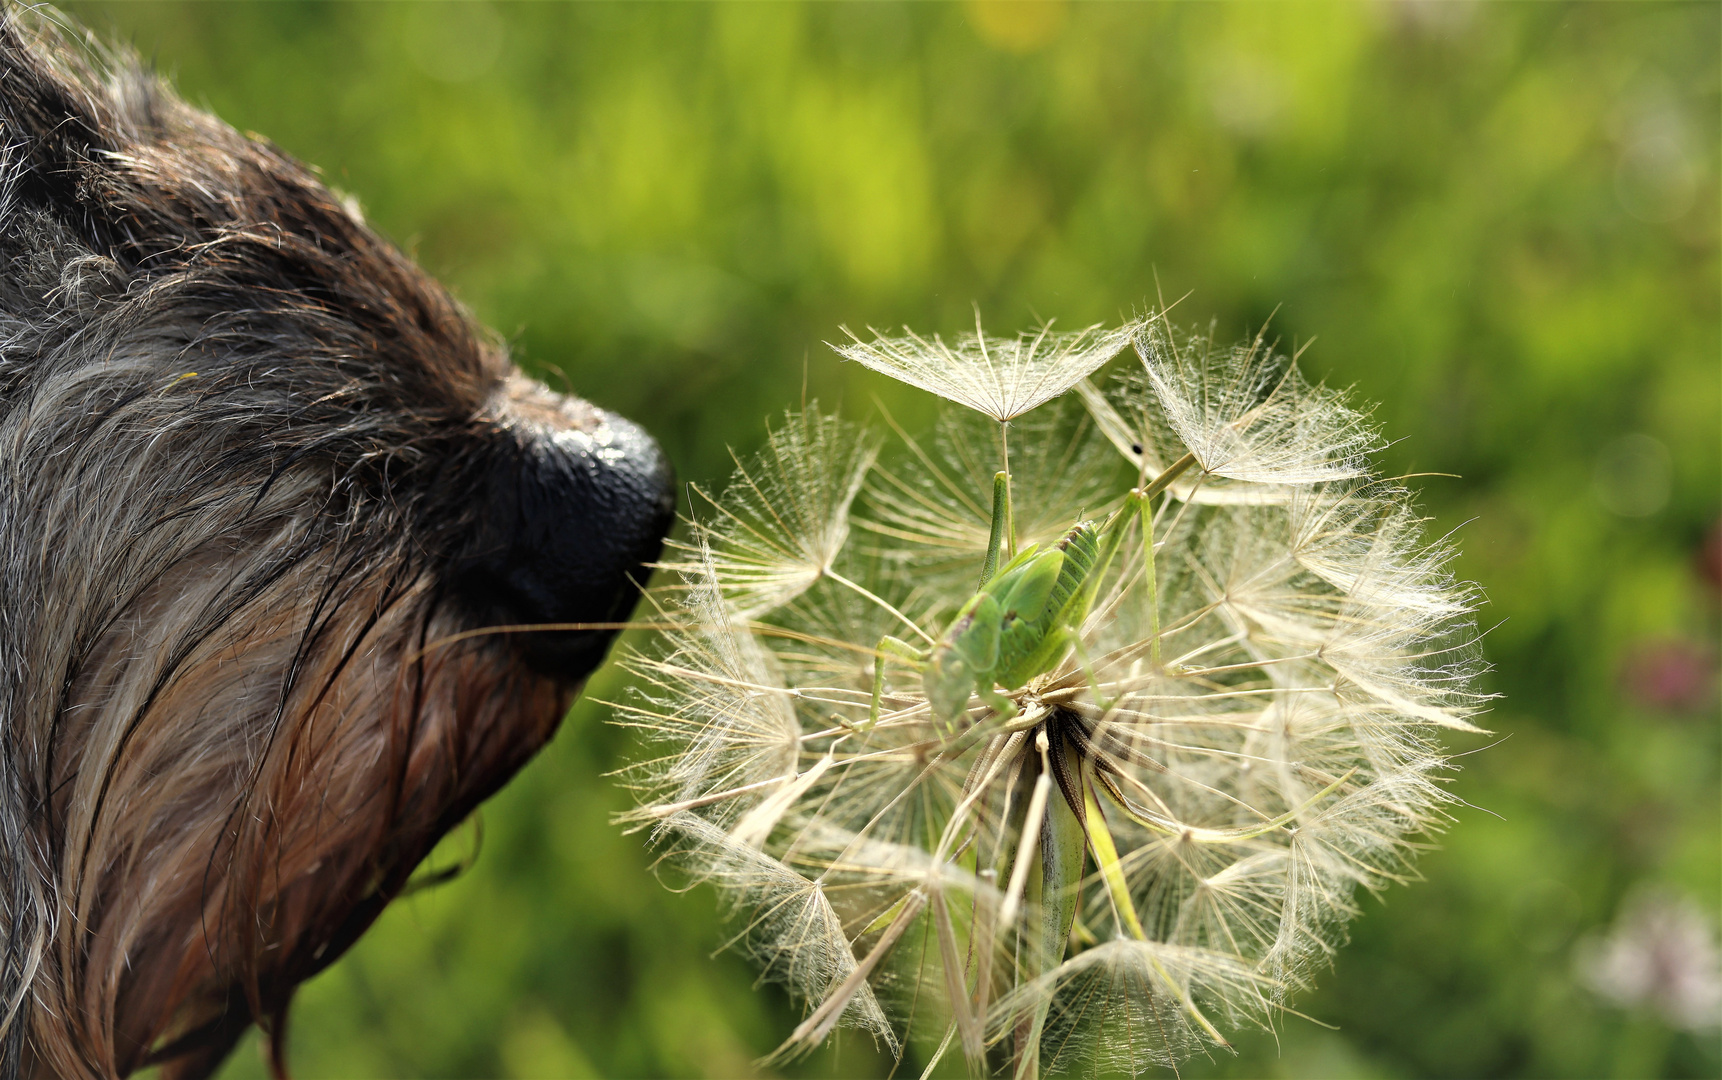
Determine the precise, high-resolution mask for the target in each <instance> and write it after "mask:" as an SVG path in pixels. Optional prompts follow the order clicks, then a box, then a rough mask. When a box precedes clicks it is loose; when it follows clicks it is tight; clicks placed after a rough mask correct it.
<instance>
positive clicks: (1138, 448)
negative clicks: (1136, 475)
mask: <svg viewBox="0 0 1722 1080" xmlns="http://www.w3.org/2000/svg"><path fill="white" fill-rule="evenodd" d="M1130 452H1131V453H1132V454H1135V455H1136V456H1137V457H1141V456H1142V444H1141V443H1139V442H1133V443H1131V444H1130Z"/></svg>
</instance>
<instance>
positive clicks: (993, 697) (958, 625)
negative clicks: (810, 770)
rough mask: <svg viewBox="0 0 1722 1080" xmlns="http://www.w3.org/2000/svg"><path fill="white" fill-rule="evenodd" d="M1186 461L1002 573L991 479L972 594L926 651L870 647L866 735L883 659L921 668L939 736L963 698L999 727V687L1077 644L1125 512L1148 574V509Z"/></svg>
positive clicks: (1000, 496) (1004, 707) (1014, 686)
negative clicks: (1136, 519)
mask: <svg viewBox="0 0 1722 1080" xmlns="http://www.w3.org/2000/svg"><path fill="white" fill-rule="evenodd" d="M1193 462H1194V458H1193V457H1191V456H1189V455H1186V456H1185V457H1184V458H1183V459H1182V460H1180V461H1179V462H1177V463H1176V464H1174V465H1173V466H1172V467H1171V468H1169V469H1167V470H1166V471H1165V472H1164V473H1162V474H1160V476H1159V477H1157V478H1156V479H1155V480H1154V482H1153V483H1151V484H1148V485H1146V486H1145V487H1138V488H1134V489H1132V490H1131V492H1130V494H1129V495H1128V496H1126V497H1125V500H1124V505H1123V506H1122V507H1120V508H1119V509H1118V510H1117V511H1116V512H1114V513H1113V514H1112V516H1111V517H1110V518H1108V519H1107V520H1106V522H1105V523H1104V524H1099V525H1097V524H1095V523H1094V522H1092V521H1079V522H1077V523H1076V524H1075V525H1074V526H1072V527H1071V529H1070V531H1069V532H1067V533H1065V534H1064V537H1063V538H1062V539H1060V540H1059V541H1058V542H1057V543H1056V544H1053V545H1052V546H1050V547H1048V548H1047V549H1046V550H1044V551H1043V550H1041V549H1040V547H1039V545H1036V544H1030V545H1028V546H1027V547H1025V548H1023V549H1022V550H1021V551H1020V552H1018V553H1017V555H1016V557H1015V558H1013V559H1011V560H1010V561H1009V562H1008V563H1006V564H1005V565H1004V566H1003V567H1002V568H1000V567H999V565H998V561H999V555H1000V552H1001V550H1002V548H1003V546H1004V539H1005V536H1006V534H1007V533H1008V532H1009V531H1010V518H1011V512H1010V476H1009V474H1008V473H1004V472H1000V473H998V474H996V475H995V476H994V477H993V516H992V528H991V533H990V536H989V537H988V540H987V554H986V561H985V562H984V563H982V565H981V581H980V588H979V591H977V592H976V593H975V594H974V596H972V597H970V598H969V600H968V601H967V602H966V603H965V604H963V606H962V607H961V608H960V609H958V611H957V614H956V617H955V618H953V619H952V620H951V622H950V625H949V626H948V627H947V628H946V629H945V632H944V634H943V635H941V636H940V637H939V638H938V639H937V640H936V642H935V643H934V644H933V645H932V646H931V647H930V648H927V649H917V648H915V647H914V646H913V645H910V644H909V643H908V642H906V641H903V640H901V639H900V638H895V637H892V636H891V635H890V634H886V635H885V636H884V637H882V638H881V639H880V640H879V645H878V648H877V649H876V650H875V652H876V655H877V656H878V661H877V663H876V664H875V665H874V671H873V700H872V705H871V708H870V709H869V712H868V717H867V729H868V730H871V729H872V727H873V726H874V725H875V724H877V723H878V722H879V707H880V702H881V700H882V698H883V697H884V693H885V660H886V658H887V657H895V658H897V659H899V660H902V661H904V662H905V663H906V664H907V665H908V666H910V667H913V668H916V669H918V670H919V671H920V673H921V685H922V688H923V689H924V690H925V692H926V696H927V703H928V705H929V706H931V708H932V711H933V716H934V717H935V718H936V719H937V720H938V721H939V723H940V724H942V725H944V727H945V728H946V729H947V731H950V730H954V729H955V728H956V726H957V722H958V720H959V719H960V718H961V717H962V716H964V715H965V714H966V713H967V712H968V706H969V698H970V696H971V695H977V696H979V697H980V699H981V701H982V702H984V703H985V704H986V705H988V706H989V707H991V708H992V710H993V712H994V714H995V715H996V716H997V717H998V718H999V719H1000V720H1001V721H1002V722H1005V723H1008V722H1009V721H1010V720H1011V718H1012V717H1014V716H1016V714H1017V712H1018V708H1017V704H1016V702H1015V701H1013V700H1011V698H1009V697H1007V696H1006V694H1004V693H1000V692H999V689H1000V688H1001V687H1002V688H1003V689H1004V691H1006V693H1009V692H1011V691H1016V690H1021V689H1022V688H1023V687H1024V686H1026V685H1028V683H1029V681H1030V680H1032V679H1034V678H1035V677H1037V676H1039V675H1044V674H1045V673H1047V672H1048V671H1051V670H1052V669H1053V668H1055V667H1057V666H1058V664H1059V663H1060V662H1061V661H1063V660H1064V657H1065V655H1066V654H1067V653H1068V652H1069V651H1070V650H1071V648H1072V647H1073V646H1075V645H1077V644H1078V641H1077V632H1078V630H1079V629H1080V628H1081V626H1082V622H1083V620H1084V619H1086V618H1087V617H1088V609H1089V605H1090V604H1092V603H1093V601H1094V595H1095V592H1096V591H1097V590H1098V589H1099V587H1100V582H1101V581H1102V580H1103V579H1104V578H1105V576H1106V571H1107V569H1108V568H1109V567H1110V566H1111V564H1112V557H1113V556H1114V555H1115V554H1117V551H1118V544H1119V541H1120V540H1121V539H1122V538H1123V535H1124V530H1125V526H1126V525H1127V524H1128V523H1129V520H1130V516H1131V515H1132V514H1136V515H1139V516H1140V517H1141V518H1142V536H1143V542H1144V545H1145V546H1146V548H1147V550H1148V552H1149V558H1150V562H1149V570H1148V572H1149V573H1150V574H1152V573H1153V564H1152V542H1153V541H1152V527H1151V522H1150V520H1149V516H1148V514H1149V509H1148V507H1149V502H1150V500H1152V499H1153V497H1154V496H1155V495H1156V494H1158V493H1159V492H1160V491H1162V490H1164V489H1165V487H1166V485H1167V484H1169V483H1171V482H1172V480H1174V479H1175V478H1176V477H1177V476H1178V474H1179V473H1182V472H1183V471H1184V470H1185V469H1187V468H1188V467H1189V466H1190V465H1191V464H1192V463H1193Z"/></svg>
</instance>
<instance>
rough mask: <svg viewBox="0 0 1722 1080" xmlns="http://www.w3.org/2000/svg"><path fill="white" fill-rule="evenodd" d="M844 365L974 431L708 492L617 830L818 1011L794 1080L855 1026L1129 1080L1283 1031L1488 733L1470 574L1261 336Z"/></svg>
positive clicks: (846, 440)
mask: <svg viewBox="0 0 1722 1080" xmlns="http://www.w3.org/2000/svg"><path fill="white" fill-rule="evenodd" d="M851 337H852V340H851V341H850V342H849V343H848V344H845V345H843V346H841V347H839V348H838V349H837V351H838V352H839V353H840V354H841V355H843V356H844V357H845V358H847V359H850V360H854V361H857V362H859V363H862V364H865V365H867V366H868V367H871V368H874V369H875V370H878V371H881V372H883V373H885V374H887V375H890V376H892V377H894V378H897V379H900V380H902V381H904V382H907V383H909V384H911V385H914V386H916V387H919V388H921V389H924V390H927V391H930V392H932V393H934V394H938V395H940V396H941V397H944V398H946V399H948V400H949V401H951V402H954V403H956V404H955V406H954V407H947V408H948V411H947V413H946V414H945V416H944V418H943V419H942V421H941V422H940V423H939V425H938V427H937V429H936V430H935V431H934V432H932V433H931V434H930V435H926V436H921V435H911V434H908V433H906V432H904V431H902V430H901V429H900V428H897V427H896V425H895V424H894V423H892V424H888V425H887V426H888V427H889V428H890V429H891V430H890V431H889V432H887V433H884V434H881V433H880V432H877V431H874V430H871V429H868V428H865V427H862V426H858V425H855V424H852V423H850V422H848V421H845V420H843V419H840V418H839V417H837V416H834V415H830V414H827V413H824V412H821V411H820V410H819V408H818V407H817V405H814V406H811V407H809V408H808V409H806V410H805V411H802V412H798V413H790V414H788V415H787V416H785V417H784V418H783V419H782V420H781V421H780V422H779V423H778V424H777V425H776V426H775V427H774V428H773V429H772V430H771V432H770V436H769V439H768V440H767V443H766V445H765V447H764V449H763V450H761V451H760V452H759V453H758V454H757V455H756V456H754V457H753V458H751V459H747V460H743V461H742V462H741V463H740V465H739V466H738V468H737V470H736V471H735V473H734V475H733V477H731V479H730V481H729V483H728V485H727V487H725V488H724V489H723V490H722V491H721V493H718V494H716V495H711V496H708V495H705V494H704V493H703V492H700V491H699V490H698V489H696V491H695V495H696V503H695V508H694V514H693V517H692V520H691V523H690V524H691V529H690V533H689V536H688V538H687V540H686V541H685V542H682V543H680V544H679V545H678V546H677V550H676V556H677V557H676V558H675V559H674V560H673V561H672V563H671V564H670V567H669V569H671V570H672V571H673V573H674V575H675V580H672V581H666V582H663V583H661V584H660V585H659V587H658V589H657V590H656V592H655V593H654V594H653V599H654V603H655V604H656V605H657V611H658V614H659V617H660V619H661V620H662V622H663V623H664V625H665V627H666V629H664V630H663V631H662V633H661V634H660V636H659V638H658V640H657V642H656V644H655V646H653V647H650V648H647V649H644V650H642V651H638V652H635V653H634V654H632V655H631V656H630V657H629V658H628V659H627V661H626V663H627V664H628V665H629V667H630V668H631V669H632V670H633V671H634V673H635V674H636V675H637V677H638V682H639V687H638V689H637V691H636V692H635V696H634V697H632V698H631V699H628V700H624V701H622V702H620V703H617V704H616V705H615V713H616V717H617V720H618V722H619V723H622V724H626V725H630V726H633V727H635V728H638V729H639V731H640V733H641V735H642V737H643V745H644V750H643V751H642V756H641V758H640V760H638V761H636V762H635V763H634V764H633V765H632V766H631V767H630V768H629V769H627V770H626V771H625V773H624V775H625V777H626V778H627V780H628V782H630V783H632V785H633V786H634V788H635V790H636V791H637V793H638V797H639V807H638V809H637V810H635V811H633V812H631V813H630V814H628V815H627V816H626V819H625V820H626V821H627V822H628V823H629V824H631V825H633V826H634V827H636V828H642V829H649V830H650V834H651V838H652V840H653V841H654V842H655V843H656V844H657V845H659V847H660V849H661V850H662V852H663V856H664V863H663V866H664V867H665V869H666V871H670V872H674V873H676V874H678V875H680V876H681V879H682V880H687V881H692V882H709V883H711V884H713V885H714V886H716V887H717V888H718V889H719V890H720V893H721V895H722V896H723V897H724V899H725V901H726V903H727V904H728V905H729V906H730V908H731V909H732V910H733V913H734V915H735V920H736V923H737V926H738V930H737V932H736V936H735V939H734V945H735V946H736V947H737V948H740V949H741V950H743V951H745V952H746V953H747V954H749V955H750V956H751V957H753V959H754V960H755V961H756V962H757V963H758V965H759V966H760V968H761V970H762V973H763V975H764V977H765V978H768V979H773V980H778V981H780V982H782V983H784V984H785V985H787V986H788V988H789V989H790V990H791V991H792V992H793V994H795V995H796V996H797V997H798V998H799V999H800V1000H802V1001H803V1002H805V1003H806V1007H807V1009H808V1013H807V1016H806V1019H805V1020H804V1021H803V1022H802V1023H801V1024H800V1026H799V1027H797V1028H796V1029H795V1030H794V1032H793V1033H791V1034H790V1035H789V1037H788V1039H787V1040H786V1041H785V1042H784V1043H783V1045H782V1046H781V1047H780V1048H779V1050H778V1051H777V1055H776V1056H784V1057H786V1056H791V1055H795V1054H798V1053H801V1052H804V1051H806V1050H808V1049H810V1048H812V1047H813V1046H815V1045H817V1044H819V1043H820V1042H821V1041H823V1040H824V1039H825V1038H826V1037H827V1036H829V1035H830V1034H831V1033H832V1032H833V1031H834V1030H835V1029H837V1028H838V1027H840V1026H842V1027H853V1028H859V1029H861V1030H863V1031H866V1032H868V1033H870V1034H871V1036H872V1037H873V1038H874V1039H876V1040H877V1041H878V1042H879V1043H881V1044H882V1045H884V1046H885V1047H886V1048H888V1049H890V1050H891V1051H892V1052H896V1053H900V1052H901V1048H902V1045H903V1042H904V1040H906V1039H916V1040H920V1041H921V1043H922V1045H923V1046H924V1048H925V1052H926V1053H927V1054H930V1055H931V1056H932V1057H934V1058H935V1059H936V1058H937V1057H939V1056H941V1055H943V1054H945V1053H946V1052H948V1051H949V1050H950V1048H951V1047H953V1046H955V1047H956V1048H958V1050H959V1051H960V1052H961V1053H962V1054H963V1055H964V1056H965V1057H966V1058H967V1059H968V1061H969V1063H970V1067H971V1069H976V1070H982V1071H996V1072H1002V1073H1008V1074H1012V1075H1015V1076H1018V1077H1029V1076H1035V1075H1039V1074H1042V1073H1064V1072H1071V1071H1078V1070H1091V1071H1094V1072H1097V1073H1102V1074H1113V1073H1123V1074H1136V1073H1140V1072H1141V1071H1143V1070H1145V1069H1149V1068H1152V1067H1155V1066H1166V1065H1175V1064H1176V1063H1177V1062H1178V1061H1179V1060H1180V1059H1182V1058H1183V1057H1185V1056H1187V1055H1188V1054H1190V1053H1192V1052H1195V1051H1198V1050H1201V1049H1204V1048H1210V1047H1224V1046H1227V1045H1228V1042H1227V1034H1226V1033H1227V1032H1228V1031H1230V1030H1234V1029H1236V1028H1238V1027H1239V1026H1240V1025H1259V1026H1269V1025H1272V1024H1273V1023H1275V1022H1277V1019H1278V1016H1279V1014H1280V1013H1281V1012H1282V1011H1283V1010H1285V1009H1287V1008H1289V1007H1290V1004H1291V1002H1292V1000H1293V997H1294V995H1295V993H1296V992H1297V991H1298V990H1300V989H1302V988H1304V987H1306V986H1307V985H1308V983H1309V980H1310V979H1311V977H1312V974H1313V972H1314V971H1315V969H1316V968H1318V967H1320V966H1321V965H1322V964H1323V963H1324V962H1325V961H1326V959H1327V957H1328V956H1329V955H1330V954H1331V953H1332V951H1333V950H1334V949H1335V948H1336V946H1337V945H1338V944H1339V943H1340V942H1341V940H1342V939H1343V937H1344V933H1345V926H1346V923H1347V922H1348V920H1349V919H1350V918H1351V917H1352V916H1353V915H1354V914H1356V911H1357V909H1356V905H1355V898H1356V896H1357V893H1358V891H1359V889H1360V888H1362V889H1367V890H1377V889H1381V888H1383V887H1384V886H1386V885H1388V884H1389V883H1391V882H1395V881H1400V880H1404V879H1406V878H1408V877H1409V876H1411V874H1412V865H1411V864H1412V860H1413V857H1414V855H1415V854H1416V852H1417V851H1418V849H1419V848H1420V847H1421V846H1422V843H1423V840H1422V838H1423V837H1425V836H1426V835H1427V834H1429V833H1430V832H1431V831H1433V830H1437V829H1439V828H1441V827H1442V826H1443V825H1444V824H1445V823H1446V821H1447V814H1446V807H1447V806H1449V805H1450V803H1451V797H1450V796H1449V795H1448V794H1447V793H1446V791H1445V790H1444V789H1443V787H1442V784H1441V775H1440V774H1441V773H1442V771H1443V770H1444V769H1445V768H1447V767H1448V766H1449V763H1448V759H1447V757H1446V755H1445V752H1444V751H1443V749H1442V746H1441V744H1440V741H1439V738H1440V735H1441V733H1442V732H1443V731H1458V732H1476V731H1478V730H1479V729H1478V728H1477V727H1476V726H1475V725H1474V723H1473V719H1472V718H1473V717H1474V715H1475V714H1476V713H1477V711H1478V710H1479V709H1480V707H1481V705H1482V700H1481V698H1480V697H1479V695H1478V694H1477V693H1476V692H1475V690H1474V687H1473V684H1474V678H1475V676H1476V674H1477V673H1478V671H1479V668H1480V665H1481V661H1480V659H1479V657H1478V652H1477V648H1476V633H1475V630H1474V624H1473V620H1472V618H1471V611H1472V608H1473V606H1474V604H1475V601H1476V592H1475V589H1474V588H1473V587H1472V586H1470V585H1467V584H1464V583H1461V582H1458V581H1455V580H1454V578H1453V577H1452V575H1451V574H1450V573H1449V572H1448V570H1447V564H1448V562H1449V560H1450V558H1451V556H1452V553H1453V551H1452V547H1451V545H1450V544H1449V543H1447V542H1445V541H1436V542H1434V543H1429V542H1427V541H1425V540H1424V539H1423V536H1422V532H1423V522H1422V520H1421V519H1420V518H1419V516H1418V514H1417V512H1416V510H1415V509H1414V507H1413V505H1412V500H1411V496H1410V494H1409V493H1408V492H1407V490H1406V489H1405V488H1404V487H1403V486H1402V485H1400V484H1399V483H1396V482H1394V481H1391V480H1384V479H1380V478H1378V477H1376V476H1374V475H1373V474H1372V456H1373V455H1374V454H1375V453H1376V452H1377V450H1378V449H1379V447H1380V438H1379V436H1378V435H1377V434H1376V432H1375V431H1374V429H1373V428H1372V426H1371V425H1370V423H1369V422H1368V420H1367V418H1366V417H1365V416H1364V415H1363V414H1362V413H1360V412H1358V411H1357V410H1355V409H1354V408H1352V407H1351V406H1349V405H1348V404H1347V403H1346V401H1345V399H1344V395H1342V394H1340V393H1338V392H1335V391H1333V390H1331V389H1328V388H1326V387H1323V386H1319V385H1312V384H1310V383H1309V382H1307V381H1306V380H1305V379H1304V378H1303V377H1302V375H1301V374H1300V373H1299V371H1298V368H1297V365H1296V364H1295V363H1294V361H1293V360H1292V359H1290V358H1288V357H1285V356H1283V355H1280V354H1279V353H1278V352H1277V351H1275V349H1273V348H1272V347H1271V346H1270V344H1269V343H1268V342H1266V341H1265V340H1264V339H1263V338H1261V337H1259V336H1258V337H1257V338H1256V339H1255V340H1252V341H1247V342H1245V343H1243V344H1241V345H1237V346H1230V347H1227V346H1222V345H1217V344H1215V342H1214V341H1213V338H1212V335H1211V334H1201V333H1193V332H1183V331H1179V330H1176V329H1174V327H1173V326H1172V325H1171V324H1170V323H1169V322H1168V321H1167V319H1166V318H1165V317H1164V315H1163V314H1161V313H1155V314H1152V315H1149V316H1146V317H1143V318H1140V319H1137V320H1135V321H1133V322H1131V323H1129V324H1127V325H1125V326H1123V327H1120V328H1118V329H1115V330H1110V331H1102V330H1100V329H1099V328H1091V329H1087V330H1083V331H1080V332H1077V333H1060V332H1055V331H1054V330H1052V329H1051V328H1045V329H1042V330H1040V331H1037V332H1033V333H1028V334H1023V335H1021V336H1019V337H1016V338H992V337H988V336H987V335H986V334H985V333H984V331H982V329H981V328H980V326H979V325H978V320H977V326H976V330H975V332H974V333H973V334H972V335H964V336H963V337H961V338H960V339H958V340H957V341H956V342H955V343H953V344H947V343H946V342H944V341H943V340H942V339H939V338H936V337H935V338H927V337H923V336H919V335H915V334H909V335H907V336H904V337H899V338H890V337H882V336H879V335H877V334H875V335H874V336H873V338H872V339H871V340H863V339H861V338H860V337H858V336H854V335H851ZM1121 354H1122V355H1121ZM1112 361H1117V362H1116V363H1111V364H1110V366H1109V367H1108V365H1109V362H1112ZM1103 368H1106V369H1107V370H1112V371H1115V374H1113V375H1111V376H1110V377H1109V378H1107V377H1104V376H1097V373H1098V372H1101V370H1102V369H1103ZM1097 378H1098V379H1099V381H1098V382H1097V381H1096V379H1097Z"/></svg>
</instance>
